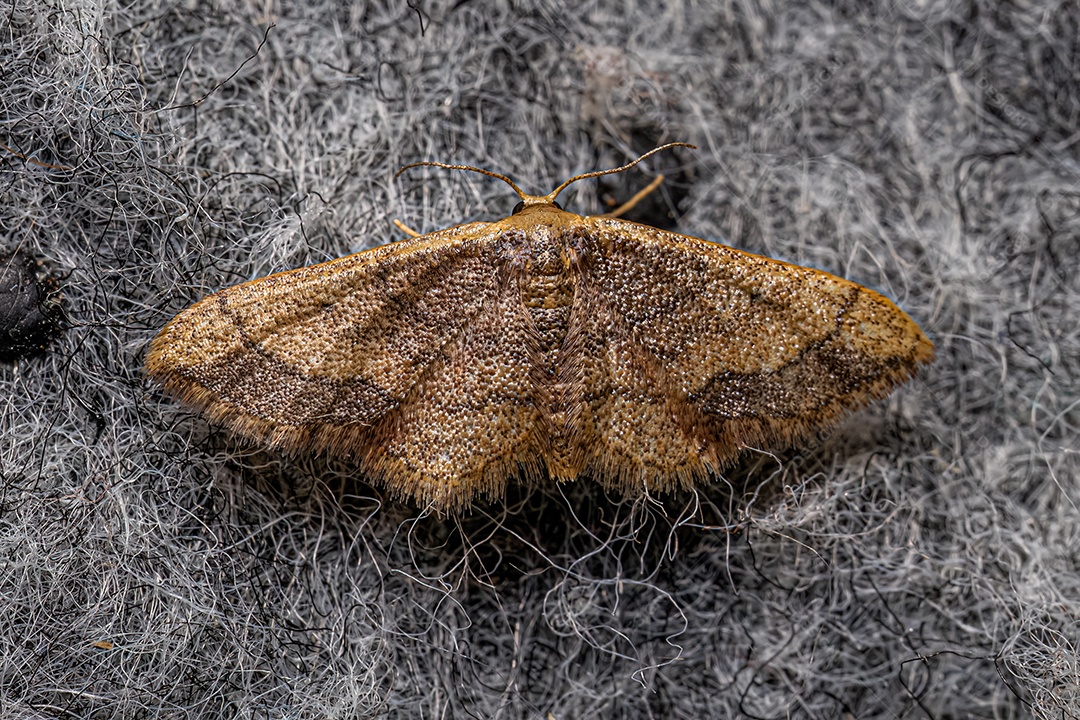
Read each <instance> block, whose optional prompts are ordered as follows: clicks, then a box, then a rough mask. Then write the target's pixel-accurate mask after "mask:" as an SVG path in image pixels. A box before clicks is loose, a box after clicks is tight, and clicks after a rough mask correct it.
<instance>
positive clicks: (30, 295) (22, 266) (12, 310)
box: [0, 250, 63, 362]
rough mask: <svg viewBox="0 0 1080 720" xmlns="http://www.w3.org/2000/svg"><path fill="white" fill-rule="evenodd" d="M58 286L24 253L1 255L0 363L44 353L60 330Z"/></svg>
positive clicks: (43, 269) (60, 314)
mask: <svg viewBox="0 0 1080 720" xmlns="http://www.w3.org/2000/svg"><path fill="white" fill-rule="evenodd" d="M62 318H63V312H62V310H61V306H60V284H59V283H58V282H57V280H56V278H54V277H52V276H51V275H49V274H48V272H47V271H46V269H45V266H44V265H43V264H42V263H41V262H40V261H39V260H35V259H34V258H33V257H31V256H30V255H28V254H27V253H25V252H23V251H21V250H17V251H15V252H14V253H0V362H12V361H14V360H17V359H19V358H21V357H25V356H27V355H33V354H34V353H38V352H41V351H42V350H44V349H45V348H46V347H47V346H48V344H49V341H51V340H52V339H53V338H54V337H55V336H56V335H57V334H58V333H59V331H60V325H61V320H62Z"/></svg>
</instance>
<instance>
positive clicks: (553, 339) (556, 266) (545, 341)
mask: <svg viewBox="0 0 1080 720" xmlns="http://www.w3.org/2000/svg"><path fill="white" fill-rule="evenodd" d="M527 247H528V256H529V262H528V263H527V264H526V266H525V272H524V273H523V276H522V278H521V300H522V303H523V304H524V306H525V308H526V310H527V311H528V313H529V316H530V317H531V318H532V321H533V324H534V326H535V327H536V330H537V334H538V336H539V344H540V348H539V349H540V351H541V352H542V353H544V354H545V355H546V356H548V358H549V359H552V360H553V359H554V357H553V355H554V353H555V352H556V351H557V350H558V349H559V348H560V347H561V346H562V343H563V340H564V339H565V338H566V332H567V329H568V327H569V324H570V309H571V307H572V306H573V304H574V282H573V280H574V279H573V276H572V274H571V272H570V269H569V263H568V262H567V260H566V255H565V252H566V249H565V247H564V246H563V245H562V243H560V242H558V241H557V239H556V238H554V237H552V236H551V235H550V234H549V233H547V232H538V233H535V237H530V238H529V242H528V246H527ZM552 370H554V368H552Z"/></svg>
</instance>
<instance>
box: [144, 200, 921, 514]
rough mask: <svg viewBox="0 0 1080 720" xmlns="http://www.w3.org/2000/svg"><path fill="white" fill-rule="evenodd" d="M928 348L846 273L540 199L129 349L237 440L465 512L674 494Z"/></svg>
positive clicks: (822, 421)
mask: <svg viewBox="0 0 1080 720" xmlns="http://www.w3.org/2000/svg"><path fill="white" fill-rule="evenodd" d="M932 358H933V345H932V344H931V343H930V341H929V340H928V339H927V338H926V336H925V335H924V334H923V332H922V331H921V330H920V329H919V327H918V326H917V325H916V324H915V323H914V322H913V321H912V320H911V319H910V318H909V317H908V316H907V315H905V314H904V313H903V312H902V311H901V310H899V309H898V308H897V307H896V306H895V305H893V304H892V303H891V302H890V301H889V300H887V299H885V298H884V297H882V296H881V295H878V294H877V293H875V292H873V291H871V290H868V289H866V288H864V287H861V286H859V285H857V284H855V283H851V282H849V281H846V280H842V279H840V278H836V277H834V276H832V275H829V274H827V273H823V272H820V271H817V270H812V269H808V268H802V267H798V266H795V265H789V264H787V263H782V262H779V261H775V260H770V259H768V258H764V257H759V256H756V255H750V254H748V253H743V252H740V251H737V250H733V249H731V248H728V247H725V246H723V245H718V244H715V243H710V242H707V241H704V240H698V239H696V238H691V237H686V236H682V235H677V234H674V233H668V232H663V231H660V230H656V229H653V228H649V227H646V226H642V225H637V224H635V223H631V222H627V221H622V220H617V219H611V218H603V217H599V218H588V217H581V216H578V215H574V214H572V213H567V212H564V211H562V210H560V209H558V208H557V207H554V206H552V205H541V206H533V207H526V208H525V209H524V210H523V211H522V212H520V213H518V214H515V215H513V216H511V217H509V218H506V219H505V220H502V221H500V222H496V223H473V224H469V225H462V226H458V227H455V228H451V229H449V230H444V231H441V232H437V233H431V234H429V235H424V236H421V237H418V238H414V239H411V240H406V241H403V242H399V243H395V244H391V245H385V246H382V247H379V248H375V249H373V250H369V251H366V252H362V253H358V254H356V255H351V256H348V257H345V258H341V259H338V260H334V261H331V262H328V263H323V264H321V265H315V266H311V267H306V268H301V269H298V270H292V271H288V272H284V273H278V274H276V275H271V276H269V277H266V278H261V279H258V280H253V281H251V282H248V283H243V284H241V285H238V286H235V287H232V288H227V289H225V290H222V291H220V292H218V293H215V294H213V295H210V296H208V297H206V298H204V299H203V300H202V301H200V302H199V303H197V304H195V305H193V306H192V307H191V308H189V309H187V310H185V311H184V312H182V313H180V314H179V315H178V316H177V317H176V318H174V319H173V320H172V321H171V322H169V323H168V324H167V325H166V326H165V328H164V329H163V330H162V331H161V332H160V333H159V334H158V336H157V337H156V338H155V339H154V341H153V342H152V344H151V347H150V351H149V354H148V356H147V361H146V366H147V372H148V374H149V375H150V376H151V377H152V378H154V379H156V380H158V381H159V382H161V383H162V384H163V385H164V386H165V387H166V389H167V390H168V391H170V392H171V393H172V394H174V395H176V396H177V397H178V398H179V399H180V400H182V401H184V402H186V403H188V404H190V405H192V406H194V407H196V408H198V409H200V410H202V411H203V412H204V413H205V414H206V415H207V416H208V417H209V418H210V419H211V420H212V421H214V422H217V423H220V424H222V425H224V426H226V427H228V428H229V429H231V430H232V431H234V432H235V433H237V434H239V435H241V436H243V437H246V438H248V439H250V440H253V441H255V442H258V443H264V444H267V445H270V446H272V447H276V448H280V449H283V450H286V451H290V452H300V451H325V452H327V453H329V454H332V455H347V456H350V457H352V458H354V459H355V461H356V463H357V465H358V466H359V469H360V470H361V471H362V472H363V473H364V474H365V476H366V477H368V478H369V479H372V480H374V481H376V482H381V483H382V484H384V485H386V486H387V487H388V488H389V489H390V490H391V491H393V492H394V493H396V494H398V495H402V496H408V497H413V498H415V499H416V500H418V501H420V502H425V503H432V504H434V505H435V506H436V507H437V508H439V509H460V508H463V507H466V506H468V505H469V504H470V503H471V502H472V501H473V500H474V499H475V498H476V497H477V496H479V495H487V496H493V497H497V496H499V495H500V494H501V493H502V492H503V489H504V487H505V484H506V482H507V480H508V478H511V477H514V476H518V477H524V478H526V479H542V478H551V479H554V480H557V481H567V480H572V479H574V478H576V477H579V476H584V477H591V478H593V479H595V480H598V481H600V482H602V483H604V484H606V485H608V486H610V487H613V488H616V489H621V490H623V491H624V492H627V493H635V492H642V491H646V492H648V491H663V490H667V489H671V488H674V487H688V486H690V485H692V484H693V483H694V482H698V481H704V480H707V479H708V477H709V475H710V473H715V472H718V471H720V470H722V469H723V468H724V467H725V466H727V465H730V463H731V462H732V461H733V460H734V459H735V458H736V457H737V456H738V455H739V453H740V452H741V451H742V450H743V449H744V448H745V447H747V446H756V445H761V444H765V445H768V444H790V443H792V442H796V441H798V440H800V439H802V438H805V437H806V436H808V435H809V434H811V433H813V432H816V431H818V430H821V429H823V428H825V427H828V426H829V425H830V424H832V423H834V422H835V421H836V420H837V419H838V418H839V417H840V416H841V415H842V414H843V413H844V412H846V411H849V410H851V409H854V408H857V407H859V406H861V405H865V404H866V403H868V402H870V401H871V400H873V399H875V398H880V397H883V396H884V395H886V394H887V393H888V392H889V391H890V390H892V389H893V388H894V387H895V386H896V385H898V384H900V383H902V382H903V381H905V380H907V379H908V378H910V377H911V376H912V374H913V373H914V372H915V370H916V368H917V367H918V366H919V365H920V364H922V363H925V362H929V361H930V360H931V359H932Z"/></svg>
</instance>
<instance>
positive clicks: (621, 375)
mask: <svg viewBox="0 0 1080 720" xmlns="http://www.w3.org/2000/svg"><path fill="white" fill-rule="evenodd" d="M590 222H591V227H590V229H589V232H588V233H587V235H588V236H589V237H590V238H592V240H591V241H590V242H589V243H588V244H589V245H591V247H588V248H587V249H586V251H585V252H584V253H583V257H585V258H587V259H586V260H585V261H584V265H583V268H584V269H583V271H582V281H581V283H582V288H583V292H585V293H586V294H587V295H588V296H590V299H589V300H588V301H587V302H586V304H587V305H589V306H591V307H592V308H593V311H592V312H591V314H589V315H587V316H584V317H576V318H575V322H577V323H578V325H579V327H578V328H577V330H576V333H577V334H578V335H581V336H582V337H583V338H585V339H583V340H579V341H578V342H581V343H582V344H583V345H584V346H588V345H589V343H590V342H591V343H592V344H593V346H594V347H592V349H591V350H588V351H587V352H585V354H584V356H585V357H584V360H583V362H584V363H585V364H586V367H585V368H584V370H583V373H582V375H583V382H584V386H585V387H586V388H588V397H587V405H588V409H587V412H586V413H585V415H586V416H587V417H590V418H592V422H593V423H594V427H592V428H591V429H590V430H588V431H587V432H586V435H587V436H588V437H590V438H594V439H595V442H594V443H593V448H592V450H591V452H590V453H588V455H589V459H587V460H586V462H585V463H584V464H585V466H586V467H587V468H590V469H592V471H593V472H595V473H597V474H599V475H600V476H601V478H604V479H606V480H607V481H608V482H610V483H613V484H617V485H620V486H627V485H630V484H635V483H641V482H645V483H646V484H647V485H649V486H651V487H655V488H659V489H662V488H665V487H669V486H671V485H673V484H681V485H686V484H688V483H689V482H690V481H691V480H692V479H693V478H694V477H698V476H700V475H702V474H703V473H704V472H706V471H716V470H718V469H720V468H722V467H723V466H725V465H727V464H730V462H731V461H732V460H733V459H734V458H735V457H736V456H737V455H738V454H739V452H740V451H741V450H742V449H743V448H744V447H746V446H751V445H755V444H758V443H791V442H795V441H797V440H798V439H801V438H803V437H805V436H807V435H808V434H810V433H812V432H814V431H816V430H818V429H821V428H824V427H827V426H828V425H830V424H832V423H834V422H835V421H836V420H837V419H838V418H839V417H840V416H841V415H842V414H843V413H844V412H846V411H848V410H851V409H854V408H857V407H860V406H862V405H865V404H867V403H869V402H870V401H872V400H874V399H876V398H880V397H883V396H885V395H886V394H888V392H889V391H891V390H892V389H893V388H894V387H896V386H897V385H899V384H900V383H902V382H904V381H905V380H907V379H909V378H910V377H911V376H912V375H913V374H914V372H915V370H916V368H917V367H918V366H919V365H921V364H923V363H927V362H930V361H931V360H932V359H933V355H934V348H933V344H932V343H931V342H930V340H929V339H928V338H927V337H926V335H925V334H924V333H923V331H922V330H921V329H920V328H919V326H918V325H917V324H916V323H915V322H914V321H913V320H912V319H911V318H910V317H908V316H907V315H906V314H905V313H904V312H903V311H901V310H900V309H899V308H897V307H896V306H895V305H894V304H893V303H892V302H890V301H889V300H888V299H886V298H885V297H883V296H882V295H879V294H878V293H876V292H874V291H872V290H869V289H867V288H865V287H862V286H860V285H858V284H856V283H853V282H850V281H847V280H844V279H841V278H838V277H835V276H833V275H830V274H828V273H825V272H821V271H818V270H813V269H810V268H804V267H800V266H797V265H791V264H788V263H784V262H781V261H777V260H772V259H769V258H765V257H761V256H758V255H753V254H750V253H745V252H741V251H738V250H735V249H733V248H729V247H726V246H724V245H720V244H717V243H711V242H708V241H706V240H700V239H697V238H692V237H688V236H684V235H679V234H676V233H670V232H664V231H661V230H657V229H655V228H650V227H647V226H643V225H638V224H636V223H631V222H627V221H623V220H617V219H610V218H593V219H591V221H590ZM590 338H591V340H590ZM657 438H660V439H659V440H658V439H657ZM665 438H666V439H665ZM620 458H623V459H622V460H620Z"/></svg>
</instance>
